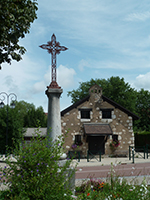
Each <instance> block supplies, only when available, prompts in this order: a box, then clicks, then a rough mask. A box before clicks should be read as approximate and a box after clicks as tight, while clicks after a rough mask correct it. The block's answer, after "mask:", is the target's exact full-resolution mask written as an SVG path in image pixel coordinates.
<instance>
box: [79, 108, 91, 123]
mask: <svg viewBox="0 0 150 200" xmlns="http://www.w3.org/2000/svg"><path fill="white" fill-rule="evenodd" d="M91 110H92V109H91V108H79V111H80V114H81V119H88V120H89V119H90V111H91Z"/></svg>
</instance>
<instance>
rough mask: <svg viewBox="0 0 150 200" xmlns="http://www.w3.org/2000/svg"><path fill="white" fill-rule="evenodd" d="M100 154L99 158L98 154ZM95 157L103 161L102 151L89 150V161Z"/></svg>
mask: <svg viewBox="0 0 150 200" xmlns="http://www.w3.org/2000/svg"><path fill="white" fill-rule="evenodd" d="M97 155H98V156H99V160H98V158H97V157H96V156H97ZM93 158H95V159H96V160H97V161H99V162H101V151H95V152H93V151H92V152H91V151H90V150H88V151H87V162H89V160H92V159H93Z"/></svg>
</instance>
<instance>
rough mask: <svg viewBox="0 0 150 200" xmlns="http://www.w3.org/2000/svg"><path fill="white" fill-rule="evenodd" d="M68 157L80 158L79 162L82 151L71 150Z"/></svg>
mask: <svg viewBox="0 0 150 200" xmlns="http://www.w3.org/2000/svg"><path fill="white" fill-rule="evenodd" d="M68 158H73V159H74V158H75V159H77V160H78V162H80V158H81V151H69V152H68Z"/></svg>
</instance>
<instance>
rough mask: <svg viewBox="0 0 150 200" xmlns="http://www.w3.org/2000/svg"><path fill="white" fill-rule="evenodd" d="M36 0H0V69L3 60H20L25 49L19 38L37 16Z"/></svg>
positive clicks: (22, 36) (27, 30) (23, 35)
mask: <svg viewBox="0 0 150 200" xmlns="http://www.w3.org/2000/svg"><path fill="white" fill-rule="evenodd" d="M37 9H38V8H37V3H36V0H5V1H4V0H0V24H1V25H0V36H1V37H0V69H1V64H2V63H4V62H7V63H9V64H10V63H11V60H16V61H20V60H21V56H22V55H23V54H24V53H25V51H26V49H25V48H24V47H23V46H20V45H19V39H20V38H24V37H25V34H26V33H29V29H30V26H31V23H33V21H34V20H35V19H36V18H37V14H36V11H37Z"/></svg>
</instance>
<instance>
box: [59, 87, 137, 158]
mask: <svg viewBox="0 0 150 200" xmlns="http://www.w3.org/2000/svg"><path fill="white" fill-rule="evenodd" d="M137 119H139V117H138V116H137V115H135V114H134V113H132V112H130V111H129V110H127V109H126V108H124V107H122V106H121V105H119V104H117V103H116V102H114V101H112V100H111V99H109V98H107V97H106V96H104V95H103V94H102V88H101V87H99V86H98V85H94V86H92V87H91V88H90V89H89V95H88V96H87V97H85V98H84V99H81V100H80V101H78V102H76V103H74V104H72V105H71V106H69V107H67V108H66V109H64V110H63V111H61V123H62V132H63V134H65V133H67V137H65V147H66V149H67V151H68V152H69V151H74V149H73V147H75V146H76V145H75V144H77V145H78V148H77V149H78V150H80V152H81V153H82V156H83V157H86V155H87V151H88V150H89V151H90V152H91V153H92V154H98V153H99V151H100V152H101V153H102V154H104V155H112V154H113V153H115V152H116V154H118V156H119V155H120V156H121V155H125V156H127V155H128V149H129V145H134V133H133V120H137ZM111 144H114V145H115V146H118V145H119V146H118V147H114V145H111ZM113 147H114V148H113Z"/></svg>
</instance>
